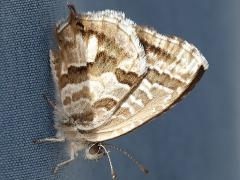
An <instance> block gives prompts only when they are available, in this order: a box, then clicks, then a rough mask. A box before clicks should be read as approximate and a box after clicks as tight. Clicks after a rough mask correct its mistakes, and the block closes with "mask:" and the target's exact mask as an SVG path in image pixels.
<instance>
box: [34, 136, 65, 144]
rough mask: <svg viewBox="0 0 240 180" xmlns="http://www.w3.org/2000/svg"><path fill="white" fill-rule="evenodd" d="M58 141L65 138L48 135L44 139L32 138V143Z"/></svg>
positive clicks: (62, 140) (63, 140)
mask: <svg viewBox="0 0 240 180" xmlns="http://www.w3.org/2000/svg"><path fill="white" fill-rule="evenodd" d="M58 142H65V139H64V138H61V137H49V138H44V139H36V140H33V143H34V144H42V143H58Z"/></svg>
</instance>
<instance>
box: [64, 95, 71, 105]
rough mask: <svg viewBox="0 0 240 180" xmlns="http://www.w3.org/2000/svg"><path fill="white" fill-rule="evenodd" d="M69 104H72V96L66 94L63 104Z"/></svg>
mask: <svg viewBox="0 0 240 180" xmlns="http://www.w3.org/2000/svg"><path fill="white" fill-rule="evenodd" d="M68 104H71V98H70V97H69V96H66V97H65V99H64V100H63V105H64V106H66V105H68Z"/></svg>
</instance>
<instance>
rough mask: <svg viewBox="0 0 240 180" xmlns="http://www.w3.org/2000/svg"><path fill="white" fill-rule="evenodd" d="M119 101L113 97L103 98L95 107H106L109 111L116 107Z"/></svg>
mask: <svg viewBox="0 0 240 180" xmlns="http://www.w3.org/2000/svg"><path fill="white" fill-rule="evenodd" d="M116 104H117V101H115V100H114V99H112V98H103V99H100V100H98V101H96V102H95V103H94V104H93V107H94V108H106V109H107V110H108V111H109V110H111V109H112V108H113V107H115V106H116Z"/></svg>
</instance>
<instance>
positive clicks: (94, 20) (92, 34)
mask: <svg viewBox="0 0 240 180" xmlns="http://www.w3.org/2000/svg"><path fill="white" fill-rule="evenodd" d="M56 34H57V40H58V45H59V49H58V51H51V53H50V56H51V65H52V72H53V75H54V79H55V81H56V86H57V90H58V92H59V96H60V100H61V104H62V107H63V110H64V112H65V113H66V114H67V116H69V117H70V118H71V119H73V120H74V122H75V123H76V124H77V128H78V129H80V130H91V129H94V128H96V127H98V126H100V125H102V124H105V123H106V121H108V120H110V117H111V116H112V114H113V113H114V112H115V111H116V110H117V109H118V108H119V106H120V105H121V104H122V102H123V101H125V99H126V98H127V97H128V96H129V92H131V91H132V89H134V88H135V87H136V86H137V85H138V84H139V82H140V81H141V79H142V77H143V75H144V74H145V72H146V70H147V65H146V58H145V52H144V49H143V46H141V43H140V42H139V39H138V37H137V34H136V31H135V25H134V23H133V22H132V21H131V20H128V19H126V18H125V16H124V14H122V13H118V12H115V11H101V12H96V13H87V14H81V15H76V14H73V13H72V14H70V16H69V18H68V20H67V21H66V22H64V23H61V24H60V25H59V26H58V27H57V29H56Z"/></svg>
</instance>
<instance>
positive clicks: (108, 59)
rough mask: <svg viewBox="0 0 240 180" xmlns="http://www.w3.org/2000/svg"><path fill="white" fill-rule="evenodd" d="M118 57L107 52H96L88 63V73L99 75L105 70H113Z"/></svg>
mask: <svg viewBox="0 0 240 180" xmlns="http://www.w3.org/2000/svg"><path fill="white" fill-rule="evenodd" d="M117 63H118V59H117V58H116V57H113V56H110V55H108V54H107V52H98V53H97V56H96V59H95V61H94V62H93V63H88V73H90V74H91V75H94V76H101V74H102V73H105V72H113V71H114V70H115V69H116V67H117Z"/></svg>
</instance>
